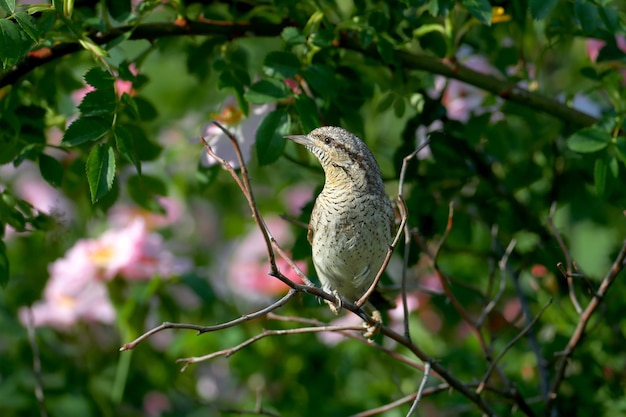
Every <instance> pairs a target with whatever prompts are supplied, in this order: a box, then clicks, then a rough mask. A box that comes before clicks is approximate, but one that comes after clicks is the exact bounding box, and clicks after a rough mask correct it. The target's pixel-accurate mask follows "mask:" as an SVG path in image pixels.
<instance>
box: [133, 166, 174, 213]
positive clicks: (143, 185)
mask: <svg viewBox="0 0 626 417" xmlns="http://www.w3.org/2000/svg"><path fill="white" fill-rule="evenodd" d="M126 185H127V186H128V195H130V198H132V199H133V201H134V202H135V203H137V204H139V205H140V206H141V207H143V208H145V209H148V210H151V211H156V212H163V208H162V207H161V205H160V204H159V203H158V201H157V200H156V197H157V196H163V195H167V186H166V185H165V183H164V182H163V181H162V180H161V179H159V178H157V177H153V176H151V175H133V176H132V177H130V178H128V182H127V184H126Z"/></svg>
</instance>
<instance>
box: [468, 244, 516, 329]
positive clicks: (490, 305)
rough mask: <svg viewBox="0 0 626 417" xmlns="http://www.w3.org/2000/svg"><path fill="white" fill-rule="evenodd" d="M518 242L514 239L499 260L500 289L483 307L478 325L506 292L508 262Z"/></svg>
mask: <svg viewBox="0 0 626 417" xmlns="http://www.w3.org/2000/svg"><path fill="white" fill-rule="evenodd" d="M516 244H517V240H515V239H512V240H511V242H510V243H509V246H507V248H506V251H504V255H502V258H501V259H500V261H499V262H498V268H499V269H500V288H499V289H498V292H497V294H496V295H495V296H494V297H493V298H492V299H491V301H489V303H488V304H487V305H486V306H485V308H484V309H483V312H482V314H481V315H480V317H479V318H478V320H477V321H476V325H477V326H478V327H480V326H482V324H483V321H484V320H485V319H486V318H487V316H489V313H491V311H492V310H493V308H494V307H495V306H496V304H498V301H500V298H502V294H504V290H505V288H506V264H507V262H508V261H509V256H511V252H513V249H515V245H516Z"/></svg>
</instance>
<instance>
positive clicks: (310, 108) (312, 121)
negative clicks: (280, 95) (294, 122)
mask: <svg viewBox="0 0 626 417" xmlns="http://www.w3.org/2000/svg"><path fill="white" fill-rule="evenodd" d="M296 112H298V116H299V118H300V124H301V125H302V129H303V130H304V131H305V132H310V131H311V130H313V129H315V128H317V127H320V125H321V124H320V119H319V110H318V109H317V105H316V104H315V102H314V101H313V99H311V97H309V96H307V95H306V94H299V95H297V96H296Z"/></svg>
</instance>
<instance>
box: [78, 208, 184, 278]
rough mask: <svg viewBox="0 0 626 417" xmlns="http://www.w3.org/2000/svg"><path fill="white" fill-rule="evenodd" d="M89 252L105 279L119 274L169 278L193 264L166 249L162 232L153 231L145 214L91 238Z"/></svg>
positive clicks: (125, 276) (135, 276) (126, 276)
mask: <svg viewBox="0 0 626 417" xmlns="http://www.w3.org/2000/svg"><path fill="white" fill-rule="evenodd" d="M88 252H89V257H90V259H91V261H92V262H93V264H94V265H96V266H97V267H98V268H99V270H100V271H102V276H103V278H105V279H111V278H113V277H115V276H117V275H120V276H121V277H123V278H126V279H131V280H142V279H150V278H153V277H155V276H160V277H162V278H168V277H170V276H171V275H176V274H180V273H182V272H184V271H186V270H187V269H189V267H190V264H189V262H188V261H187V260H183V259H177V258H175V257H174V255H173V254H172V253H171V252H169V251H168V250H167V249H165V246H164V244H163V238H162V237H161V235H159V234H157V233H150V232H149V231H148V229H147V228H146V223H145V221H144V220H143V219H142V218H136V219H134V220H133V221H132V222H131V223H130V224H129V225H128V226H126V227H123V228H120V229H111V230H109V231H107V232H106V233H104V234H103V235H102V236H101V237H100V238H99V239H95V240H92V241H90V242H89V247H88Z"/></svg>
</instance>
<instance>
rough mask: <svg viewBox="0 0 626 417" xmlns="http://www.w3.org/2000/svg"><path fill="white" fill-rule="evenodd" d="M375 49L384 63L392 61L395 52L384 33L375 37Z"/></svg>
mask: <svg viewBox="0 0 626 417" xmlns="http://www.w3.org/2000/svg"><path fill="white" fill-rule="evenodd" d="M376 49H377V50H378V53H379V54H380V57H381V59H382V60H383V62H384V63H386V64H391V63H393V60H394V54H395V51H394V48H393V43H391V41H390V40H389V39H388V37H387V35H386V34H385V33H383V34H381V35H379V36H378V38H377V39H376Z"/></svg>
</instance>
